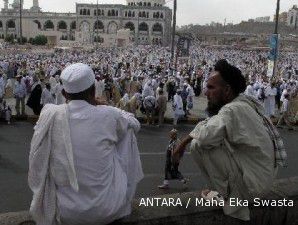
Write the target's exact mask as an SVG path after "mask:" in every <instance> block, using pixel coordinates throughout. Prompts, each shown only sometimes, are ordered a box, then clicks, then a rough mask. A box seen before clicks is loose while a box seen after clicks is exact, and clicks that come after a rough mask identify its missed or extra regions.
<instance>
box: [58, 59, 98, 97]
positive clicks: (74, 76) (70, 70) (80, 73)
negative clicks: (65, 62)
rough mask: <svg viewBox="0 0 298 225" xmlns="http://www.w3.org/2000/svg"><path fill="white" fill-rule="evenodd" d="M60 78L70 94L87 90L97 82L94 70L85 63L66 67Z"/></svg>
mask: <svg viewBox="0 0 298 225" xmlns="http://www.w3.org/2000/svg"><path fill="white" fill-rule="evenodd" d="M60 78H61V80H62V84H63V88H64V90H65V91H66V92H67V93H69V94H74V93H80V92H82V91H85V90H87V89H88V88H90V87H91V86H92V85H93V84H94V83H95V75H94V72H93V70H92V69H91V67H90V66H88V65H86V64H83V63H76V64H72V65H70V66H68V67H66V68H65V69H64V70H63V71H62V73H61V77H60Z"/></svg>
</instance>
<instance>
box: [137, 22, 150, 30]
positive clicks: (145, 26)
mask: <svg viewBox="0 0 298 225" xmlns="http://www.w3.org/2000/svg"><path fill="white" fill-rule="evenodd" d="M139 31H148V24H147V23H144V22H143V23H141V24H140V25H139Z"/></svg>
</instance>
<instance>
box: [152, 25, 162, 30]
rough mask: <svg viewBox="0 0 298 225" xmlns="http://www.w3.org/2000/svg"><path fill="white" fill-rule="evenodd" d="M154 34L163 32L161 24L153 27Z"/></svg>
mask: <svg viewBox="0 0 298 225" xmlns="http://www.w3.org/2000/svg"><path fill="white" fill-rule="evenodd" d="M152 30H153V32H162V25H161V24H159V23H156V24H154V25H153V27H152Z"/></svg>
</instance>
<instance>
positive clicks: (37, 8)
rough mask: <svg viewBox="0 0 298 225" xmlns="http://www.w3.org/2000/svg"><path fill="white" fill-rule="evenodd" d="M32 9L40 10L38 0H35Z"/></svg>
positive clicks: (34, 10)
mask: <svg viewBox="0 0 298 225" xmlns="http://www.w3.org/2000/svg"><path fill="white" fill-rule="evenodd" d="M30 10H31V11H33V12H40V8H39V3H38V0H33V6H32V7H31V9H30Z"/></svg>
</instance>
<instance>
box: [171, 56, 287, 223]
mask: <svg viewBox="0 0 298 225" xmlns="http://www.w3.org/2000/svg"><path fill="white" fill-rule="evenodd" d="M245 89H246V81H245V78H244V77H243V76H242V73H241V71H240V70H239V69H238V68H236V67H235V66H232V65H230V64H229V63H228V62H227V61H226V60H220V61H219V62H217V63H216V65H215V71H214V72H213V73H212V75H211V77H210V78H209V80H208V83H207V91H206V96H207V99H208V107H207V113H208V115H209V118H208V119H206V120H205V121H203V122H200V123H199V124H198V125H197V126H196V127H195V129H194V130H193V131H192V132H191V133H190V134H189V135H188V136H187V137H186V138H185V139H184V140H183V141H182V143H181V144H180V145H179V146H178V147H177V148H176V150H175V153H174V154H175V155H176V156H179V155H180V154H181V153H182V152H183V151H184V149H185V147H186V146H187V144H188V143H190V142H191V153H192V155H193V158H194V160H195V162H196V163H197V164H198V166H199V168H200V170H201V172H202V173H203V174H204V175H205V177H206V179H207V181H208V183H209V189H207V190H203V191H202V197H206V196H207V197H209V196H211V195H209V194H213V193H217V194H216V195H217V196H215V197H218V198H219V199H220V198H221V199H222V200H224V202H225V204H224V207H223V210H224V213H225V214H226V215H229V216H232V217H234V218H238V219H241V220H245V221H246V220H249V219H250V212H249V209H248V207H246V206H233V205H231V204H230V200H231V199H236V198H237V199H239V200H247V201H250V200H252V199H253V198H257V197H258V198H261V197H262V196H263V195H264V194H266V193H267V192H269V191H270V188H271V187H272V185H273V180H274V176H275V173H276V167H277V165H280V166H285V160H286V152H285V149H284V146H283V142H282V140H281V139H280V136H279V134H278V132H277V130H276V129H275V128H274V126H273V125H272V123H271V121H270V119H269V118H267V117H266V116H265V113H264V108H263V107H262V106H261V104H260V103H259V102H257V101H256V100H255V99H254V98H252V97H249V96H245V95H243V94H241V93H243V92H244V91H245ZM210 190H214V191H216V192H214V191H210Z"/></svg>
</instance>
